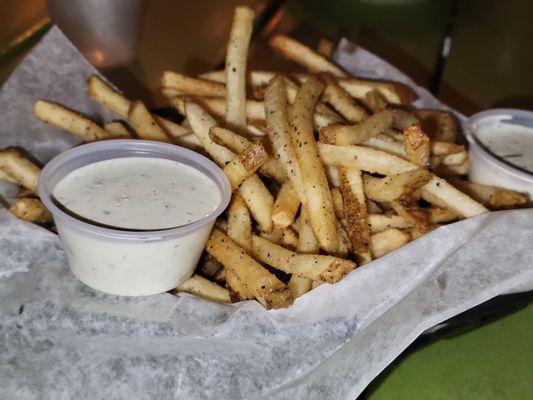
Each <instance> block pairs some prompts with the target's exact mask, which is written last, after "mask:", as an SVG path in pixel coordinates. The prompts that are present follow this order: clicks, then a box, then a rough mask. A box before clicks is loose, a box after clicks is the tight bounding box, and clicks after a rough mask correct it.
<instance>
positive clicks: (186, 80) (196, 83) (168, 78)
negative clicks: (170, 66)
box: [161, 71, 226, 97]
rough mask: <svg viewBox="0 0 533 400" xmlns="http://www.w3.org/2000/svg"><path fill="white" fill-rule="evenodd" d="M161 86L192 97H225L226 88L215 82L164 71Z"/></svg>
mask: <svg viewBox="0 0 533 400" xmlns="http://www.w3.org/2000/svg"><path fill="white" fill-rule="evenodd" d="M161 86H163V87H164V88H167V89H172V90H175V91H177V92H179V93H181V94H187V95H192V96H209V97H225V96H226V86H225V85H222V84H220V83H217V82H212V81H206V80H203V79H196V78H191V77H189V76H186V75H182V74H179V73H177V72H172V71H165V72H163V76H162V78H161Z"/></svg>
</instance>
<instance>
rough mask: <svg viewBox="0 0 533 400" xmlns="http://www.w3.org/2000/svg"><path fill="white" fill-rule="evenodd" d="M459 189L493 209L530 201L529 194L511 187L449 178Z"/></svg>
mask: <svg viewBox="0 0 533 400" xmlns="http://www.w3.org/2000/svg"><path fill="white" fill-rule="evenodd" d="M447 180H448V181H449V182H450V183H451V184H452V185H453V186H455V187H456V188H457V189H459V190H461V191H463V192H465V193H466V194H468V195H469V196H470V197H472V198H473V199H475V200H477V201H479V202H480V203H481V204H483V205H485V206H486V207H488V208H490V209H493V210H501V209H508V208H519V207H521V206H523V205H525V204H526V203H527V202H528V200H529V199H528V196H527V195H526V194H524V193H520V192H517V191H514V190H510V189H502V188H498V187H495V186H488V185H481V184H479V183H473V182H469V181H464V180H462V179H458V178H447Z"/></svg>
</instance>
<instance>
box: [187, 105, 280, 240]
mask: <svg viewBox="0 0 533 400" xmlns="http://www.w3.org/2000/svg"><path fill="white" fill-rule="evenodd" d="M185 108H186V114H187V118H188V119H189V123H190V124H191V127H192V129H193V131H194V134H195V135H196V136H197V137H198V139H200V142H201V143H202V146H203V148H204V150H205V151H206V152H207V153H208V154H209V155H210V156H211V158H213V160H215V162H216V163H217V164H218V165H220V166H224V165H226V164H227V163H229V162H231V160H233V158H234V157H235V155H234V153H232V152H231V151H230V150H228V149H227V148H225V147H224V146H220V145H218V144H216V143H215V142H214V141H213V140H212V139H211V137H210V136H209V131H210V130H211V128H213V127H214V126H216V125H217V123H216V121H215V120H214V119H213V117H212V116H211V115H209V114H208V113H207V112H206V111H205V110H204V109H203V108H202V107H201V106H199V105H198V104H195V103H192V102H187V103H186V105H185ZM239 194H240V195H241V196H242V198H243V199H244V201H245V202H246V205H247V206H248V209H249V210H250V212H251V213H252V216H253V217H254V219H255V220H256V221H257V222H258V224H259V226H260V227H261V229H262V230H263V231H265V232H270V231H271V230H272V218H271V216H272V208H273V207H274V198H273V197H272V194H271V193H270V192H269V191H268V189H267V188H266V187H265V185H264V183H263V182H262V181H261V179H260V178H259V177H258V176H257V175H255V174H254V175H252V176H250V177H249V178H248V179H246V180H245V181H244V182H242V184H241V186H240V187H239Z"/></svg>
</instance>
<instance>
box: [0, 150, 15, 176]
mask: <svg viewBox="0 0 533 400" xmlns="http://www.w3.org/2000/svg"><path fill="white" fill-rule="evenodd" d="M0 152H1V150H0ZM0 181H6V182H11V183H17V180H16V179H15V178H13V177H12V176H11V175H9V174H8V173H7V172H5V171H4V170H2V169H1V168H0Z"/></svg>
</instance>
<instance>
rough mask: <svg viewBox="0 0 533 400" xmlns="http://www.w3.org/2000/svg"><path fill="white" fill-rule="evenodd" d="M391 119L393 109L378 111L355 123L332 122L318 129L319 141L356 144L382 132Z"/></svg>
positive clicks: (392, 117) (389, 124)
mask: <svg viewBox="0 0 533 400" xmlns="http://www.w3.org/2000/svg"><path fill="white" fill-rule="evenodd" d="M393 121H394V111H392V110H384V111H380V112H378V113H376V114H373V115H372V116H370V117H368V118H367V119H365V120H364V121H362V122H361V123H359V124H357V125H341V124H334V125H329V126H326V127H325V128H322V129H320V141H321V142H324V143H329V144H337V145H342V146H345V145H351V144H358V143H361V142H364V141H365V140H368V139H370V138H371V137H373V136H376V135H378V134H380V133H383V132H384V131H386V130H387V129H389V128H390V127H391V125H392V123H393Z"/></svg>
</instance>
